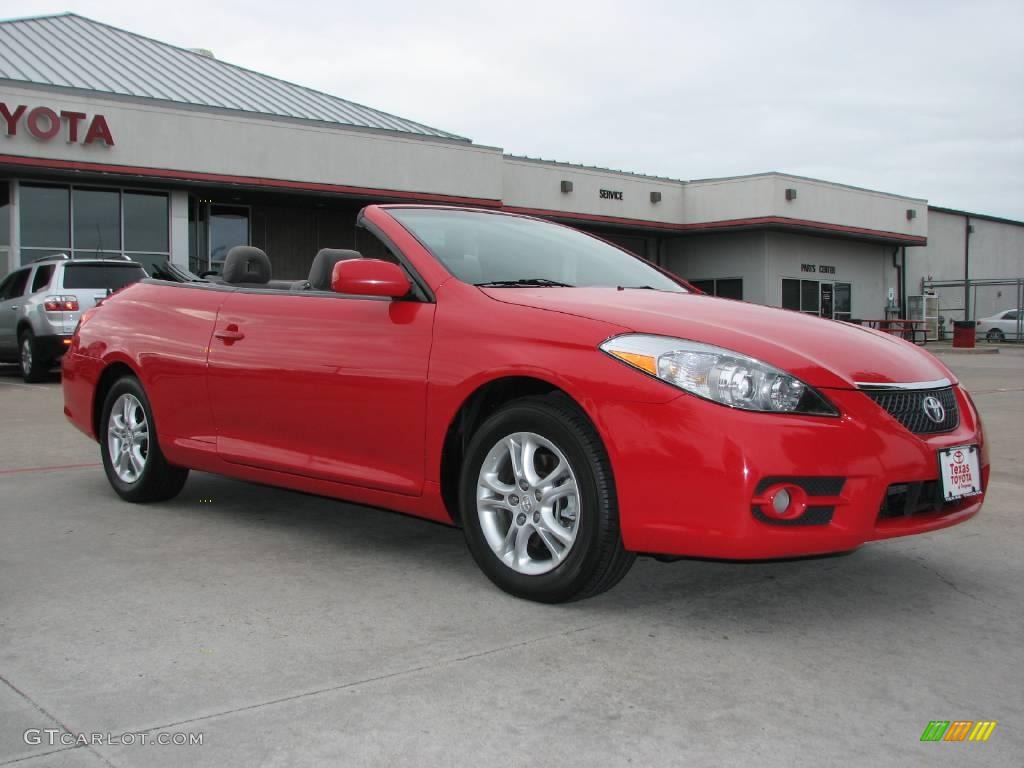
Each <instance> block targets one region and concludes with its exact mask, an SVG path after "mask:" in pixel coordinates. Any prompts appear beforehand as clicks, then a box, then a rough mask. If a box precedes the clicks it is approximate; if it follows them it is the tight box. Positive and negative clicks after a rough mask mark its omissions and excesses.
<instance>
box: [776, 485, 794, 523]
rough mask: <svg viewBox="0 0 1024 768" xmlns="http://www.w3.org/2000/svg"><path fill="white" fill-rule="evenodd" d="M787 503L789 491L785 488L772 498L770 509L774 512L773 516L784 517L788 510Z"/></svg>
mask: <svg viewBox="0 0 1024 768" xmlns="http://www.w3.org/2000/svg"><path fill="white" fill-rule="evenodd" d="M789 501H790V499H789V491H787V490H786V489H785V488H783V489H781V490H779V491H778V492H777V493H776V494H775V496H774V497H773V498H772V509H773V510H775V514H776V515H778V516H779V517H782V516H783V515H785V514H786V510H787V509H789Z"/></svg>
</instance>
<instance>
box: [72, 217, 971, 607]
mask: <svg viewBox="0 0 1024 768" xmlns="http://www.w3.org/2000/svg"><path fill="white" fill-rule="evenodd" d="M359 227H360V231H361V233H362V234H361V235H360V236H361V237H366V238H369V239H370V240H371V241H372V245H373V247H372V249H371V248H370V247H369V246H367V247H362V250H363V253H359V252H356V251H341V250H325V251H321V252H320V253H319V254H318V255H317V256H316V259H315V261H314V263H313V268H312V270H311V272H310V276H309V280H307V281H301V282H297V283H294V282H285V281H275V280H272V279H271V274H270V261H269V259H268V258H267V256H266V254H264V253H263V252H262V251H260V250H258V249H255V248H249V247H238V248H235V249H233V250H232V252H231V253H229V255H228V257H227V260H226V262H225V265H224V270H223V273H222V275H221V278H220V279H219V280H218V281H215V282H193V283H171V282H163V281H159V280H144V281H142V282H141V283H137V284H135V285H132V286H130V287H128V288H125V289H124V290H122V291H120V292H119V293H117V294H115V295H114V296H113V297H111V298H110V299H108V300H107V301H105V302H103V304H102V305H101V306H99V307H97V308H96V309H94V310H91V311H89V312H88V313H86V314H85V316H84V317H83V318H82V320H81V323H80V325H79V328H78V330H77V331H76V332H75V335H74V338H73V340H72V343H71V348H70V350H69V352H68V353H67V354H66V355H65V357H64V363H63V369H64V400H65V409H64V410H65V413H66V414H67V416H68V417H69V418H70V419H71V421H72V422H73V423H74V424H75V426H77V427H78V428H79V429H81V430H82V431H83V432H85V433H86V434H88V435H89V436H91V437H93V438H94V439H96V440H98V441H99V444H100V450H101V453H102V458H103V465H104V467H105V470H106V474H107V477H108V478H109V480H110V484H111V485H112V486H113V488H114V490H115V491H116V492H117V493H118V494H119V495H120V496H121V497H122V498H124V499H126V500H128V501H134V502H147V501H158V500H161V499H169V498H171V497H172V496H174V495H176V494H177V493H178V492H179V491H180V490H181V488H182V486H183V484H184V483H185V479H186V476H187V475H188V472H189V470H190V469H196V470H201V471H204V472H214V473H218V474H222V475H229V476H232V477H236V478H242V479H245V480H250V481H254V482H258V483H265V484H270V485H275V486H281V487H284V488H292V489H296V490H300V491H305V492H309V493H315V494H321V495H324V496H331V497H335V498H339V499H346V500H349V501H353V502H358V503H362V504H368V505H374V506H379V507H385V508H388V509H393V510H398V511H401V512H406V513H409V514H413V515H418V516H421V517H425V518H429V519H431V520H436V521H441V522H445V523H454V524H455V525H458V526H460V527H462V529H463V530H464V532H465V536H466V541H467V543H468V546H469V549H470V551H471V552H472V555H473V557H474V558H475V559H476V561H477V563H478V564H479V566H480V568H481V569H482V570H483V571H484V573H485V574H486V575H487V576H488V577H489V578H490V579H491V580H492V581H494V583H495V584H497V585H498V586H499V587H501V588H502V589H504V590H506V591H508V592H510V593H512V594H514V595H518V596H521V597H525V598H530V599H534V600H540V601H545V602H559V601H565V600H572V599H578V598H582V597H586V596H589V595H594V594H597V593H599V592H601V591H603V590H606V589H608V588H609V587H611V586H612V585H614V584H615V583H616V582H618V581H619V580H620V579H621V578H622V577H623V576H624V575H625V573H626V571H627V570H628V569H629V567H630V565H631V564H632V563H633V560H634V559H635V557H636V555H637V554H638V553H646V554H654V555H661V556H669V557H672V556H698V557H710V558H726V559H742V560H749V559H762V558H765V559H767V558H781V557H794V556H805V555H816V554H825V553H835V552H845V551H849V550H852V549H855V548H857V547H858V546H860V545H861V544H863V543H865V542H867V541H873V540H876V539H884V538H888V537H892V536H901V535H905V534H913V533H922V532H925V531H932V530H936V529H938V528H944V527H947V526H951V525H955V524H957V523H961V522H963V521H965V520H967V519H968V518H970V517H972V516H973V515H974V514H975V513H977V512H978V510H979V509H980V507H981V504H982V500H983V498H984V492H985V488H986V485H987V482H988V475H989V461H988V455H987V452H986V447H985V439H984V436H983V433H982V426H981V421H980V419H979V417H978V412H977V410H976V409H975V407H974V405H973V403H972V402H971V399H970V397H969V396H968V394H967V392H966V391H965V390H964V389H963V388H962V387H961V386H960V385H959V384H958V382H957V380H956V378H955V376H954V375H953V374H952V373H951V372H950V371H949V370H948V369H947V368H946V367H945V366H943V365H942V363H940V362H939V361H938V360H936V358H934V357H933V356H932V355H930V354H928V353H927V352H925V351H923V350H922V349H920V348H918V347H916V346H914V345H912V344H909V343H906V342H904V341H901V340H900V339H897V338H895V337H893V336H889V335H886V334H882V333H878V332H876V331H872V330H869V329H866V328H861V327H858V326H855V325H850V324H847V323H840V322H834V321H831V320H822V319H818V318H816V317H808V316H806V315H802V314H799V313H796V312H790V311H786V310H781V309H773V308H769V307H764V306H758V305H754V304H747V303H743V302H737V301H730V300H727V299H718V298H714V297H711V296H705V295H702V294H701V293H699V292H698V291H695V290H693V289H691V288H689V287H688V286H687V284H686V283H685V282H683V281H681V280H679V279H678V278H676V277H674V276H672V275H670V274H668V273H665V272H663V271H661V270H659V269H658V268H656V267H654V266H652V265H650V264H648V263H647V262H645V261H643V260H642V259H640V258H637V257H635V256H633V255H632V254H630V253H627V252H626V251H623V250H621V249H619V248H617V247H615V246H613V245H610V244H609V243H606V242H604V241H602V240H600V239H597V238H594V237H591V236H589V235H586V234H583V233H581V232H578V231H575V230H573V229H570V228H568V227H563V226H560V225H557V224H553V223H550V222H547V221H541V220H537V219H533V218H528V217H523V216H513V215H508V214H503V213H497V212H492V211H481V210H471V209H459V208H442V207H428V206H399V205H394V206H389V205H382V206H370V207H368V208H366V209H365V210H364V211H363V213H362V214H361V215H360V219H359ZM371 250H372V252H373V253H372V255H373V256H374V258H367V256H368V255H371V254H370V251H371Z"/></svg>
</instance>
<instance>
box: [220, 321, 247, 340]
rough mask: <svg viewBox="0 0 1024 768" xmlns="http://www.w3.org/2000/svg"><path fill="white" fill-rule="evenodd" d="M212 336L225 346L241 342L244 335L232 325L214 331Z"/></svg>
mask: <svg viewBox="0 0 1024 768" xmlns="http://www.w3.org/2000/svg"><path fill="white" fill-rule="evenodd" d="M213 335H214V336H216V337H217V338H218V339H221V340H223V341H224V342H225V343H226V344H231V343H233V342H236V341H241V340H242V339H244V338H245V334H244V333H242V332H241V331H240V330H238V326H237V325H235V324H234V323H231V324H230V325H228V326H226V327H225V328H224V329H223V330H220V331H215V332H214V334H213Z"/></svg>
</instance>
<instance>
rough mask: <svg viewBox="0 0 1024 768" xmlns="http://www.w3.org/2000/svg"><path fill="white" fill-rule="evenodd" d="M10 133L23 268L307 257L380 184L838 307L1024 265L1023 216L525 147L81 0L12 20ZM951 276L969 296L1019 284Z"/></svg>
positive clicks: (701, 281)
mask: <svg viewBox="0 0 1024 768" xmlns="http://www.w3.org/2000/svg"><path fill="white" fill-rule="evenodd" d="M0 133H2V134H3V139H2V140H0V272H2V273H6V272H7V271H9V270H11V269H13V268H15V267H17V266H19V265H21V264H24V263H27V262H30V261H31V260H33V259H36V258H39V257H41V256H45V255H47V254H51V253H55V252H70V253H74V254H76V255H95V254H97V253H104V254H126V255H128V256H130V257H131V258H133V259H136V260H138V261H140V262H142V263H143V264H144V265H148V266H152V265H154V264H157V263H159V262H161V261H164V260H170V261H172V262H175V263H178V264H180V265H182V266H187V267H189V268H190V269H192V271H194V272H203V271H207V270H216V269H217V268H218V266H219V264H220V263H221V262H223V259H224V255H225V254H226V252H227V250H228V249H229V248H231V247H232V246H234V245H241V244H248V245H254V246H257V247H259V248H262V249H263V250H265V251H266V252H267V253H268V254H269V256H270V259H271V263H272V267H273V272H274V277H275V278H281V279H301V278H303V277H305V276H306V274H307V273H308V271H309V267H310V265H311V263H312V261H313V257H314V255H315V254H316V253H317V251H318V250H319V249H320V248H325V247H340V248H351V247H353V246H355V247H363V246H362V244H361V243H360V241H359V239H358V238H357V233H356V228H355V221H356V215H357V213H358V211H359V210H360V209H361V208H362V207H363V206H365V205H367V204H370V203H379V202H423V203H430V204H447V205H460V206H473V207H480V208H487V209H493V210H504V211H511V212H517V213H527V214H531V215H535V216H540V217H544V218H548V219H552V220H556V221H559V222H564V223H566V224H570V225H572V226H574V227H577V228H579V229H582V230H585V231H588V232H592V233H595V234H598V235H600V236H601V237H604V238H606V239H608V240H610V241H613V242H615V243H617V244H619V245H621V246H623V247H625V248H628V249H629V250H631V251H633V252H634V253H637V254H639V255H640V256H642V257H644V258H646V259H649V260H650V261H652V262H654V263H656V264H658V265H660V266H662V267H664V268H666V269H669V270H671V271H672V272H675V273H677V274H679V275H681V276H683V277H685V278H686V279H688V280H690V281H691V282H693V283H695V284H696V285H698V286H699V287H700V288H702V289H704V290H705V291H707V292H709V293H716V294H719V295H722V296H727V297H731V298H742V299H745V300H747V301H753V302H759V303H763V304H769V305H774V306H781V307H786V308H790V309H794V310H799V311H803V312H810V313H814V314H819V315H823V316H827V317H833V318H836V319H850V318H864V319H874V318H878V319H881V318H886V317H898V316H901V315H904V314H905V313H906V311H907V310H906V308H907V306H908V300H910V304H911V305H913V303H914V302H913V297H914V296H917V295H920V294H922V292H923V291H924V290H925V289H926V288H927V287H928V284H929V283H930V282H933V281H943V280H957V279H959V280H962V279H964V277H965V276H967V277H970V278H972V279H975V278H978V277H986V278H1020V277H1021V276H1024V224H1022V223H1021V222H1016V221H1009V220H1006V219H999V218H995V217H991V216H984V215H976V214H971V213H966V212H962V211H951V210H948V209H939V208H934V207H930V206H929V204H928V201H927V200H924V199H920V198H910V197H904V196H901V195H895V194H890V193H886V192H880V191H873V190H867V189H859V188H854V187H849V186H845V185H842V184H834V183H830V182H827V181H821V180H816V179H809V178H802V177H797V176H791V175H786V174H781V173H763V174H757V175H753V176H743V177H733V178H718V179H701V180H688V181H684V180H677V179H669V178H662V177H654V176H645V175H639V174H631V173H622V172H617V171H610V170H606V169H601V168H593V167H588V166H584V165H575V164H570V163H560V162H550V161H545V160H536V159H531V158H526V157H517V156H513V155H509V154H506V153H505V152H504V151H503V150H502V149H500V148H497V147H489V146H482V145H479V144H474V143H473V142H472V141H471V140H469V139H467V138H464V137H461V136H457V135H454V134H451V133H448V132H446V131H443V130H439V129H436V128H431V127H429V126H426V125H422V124H420V123H417V122H414V121H412V120H408V119H405V118H401V117H396V116H394V115H391V114H387V113H385V112H381V111H378V110H375V109H371V108H369V107H366V106H362V105H360V104H355V103H353V102H349V101H346V100H345V99H342V98H338V97H335V96H331V95H328V94H324V93H321V92H319V91H316V90H313V89H309V88H305V87H302V86H299V85H295V84H293V83H289V82H285V81H282V80H278V79H276V78H273V77H270V76H268V75H264V74H260V73H258V72H253V71H251V70H248V69H244V68H241V67H237V66H234V65H232V64H228V63H226V62H223V61H219V60H217V59H216V58H213V56H212V55H211V54H210V53H209V52H207V51H194V50H187V49H183V48H178V47H176V46H172V45H168V44H165V43H162V42H159V41H155V40H152V39H150V38H146V37H143V36H140V35H137V34H133V33H130V32H126V31H124V30H120V29H117V28H114V27H110V26H107V25H105V24H101V23H99V22H96V21H93V20H90V19H87V18H83V17H81V16H77V15H73V14H63V15H57V16H46V17H39V18H31V19H21V20H14V21H7V22H2V23H0ZM364 250H365V249H364ZM937 290H938V291H939V292H940V296H941V301H942V303H943V305H944V306H945V307H947V308H948V309H950V310H951V311H952V310H953V309H954V304H956V303H957V302H960V309H959V310H958V311H959V312H960V315H955V314H954V315H953V316H954V317H962V316H963V313H964V312H966V313H967V314H969V315H970V316H979V317H980V316H984V315H985V314H986V313H991V312H994V311H996V310H997V309H1003V308H1008V307H1011V306H1013V305H1014V304H1015V303H1016V301H1017V299H1016V298H1015V294H1013V290H1014V289H1013V288H1010V287H1008V288H1007V292H1006V294H1003V293H1002V292H1001V291H999V292H998V295H997V293H996V292H985V293H984V294H983V295H982V296H980V297H979V296H978V295H977V292H975V294H974V296H973V297H972V296H971V294H970V293H969V291H966V290H965V289H964V288H950V287H944V288H941V289H937ZM972 302H973V304H972ZM964 304H967V306H964Z"/></svg>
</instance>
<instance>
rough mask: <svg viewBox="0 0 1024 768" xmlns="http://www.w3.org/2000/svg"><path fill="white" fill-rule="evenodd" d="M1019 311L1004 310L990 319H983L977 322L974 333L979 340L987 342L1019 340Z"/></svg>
mask: <svg viewBox="0 0 1024 768" xmlns="http://www.w3.org/2000/svg"><path fill="white" fill-rule="evenodd" d="M1020 316H1021V310H1019V309H1005V310H1003V311H1002V312H996V313H995V314H994V315H992V317H983V318H982V319H981V320H978V321H977V327H976V328H975V333H976V334H977V337H978V338H979V339H986V340H988V341H1005V340H1006V339H1020V337H1021V327H1020Z"/></svg>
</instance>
